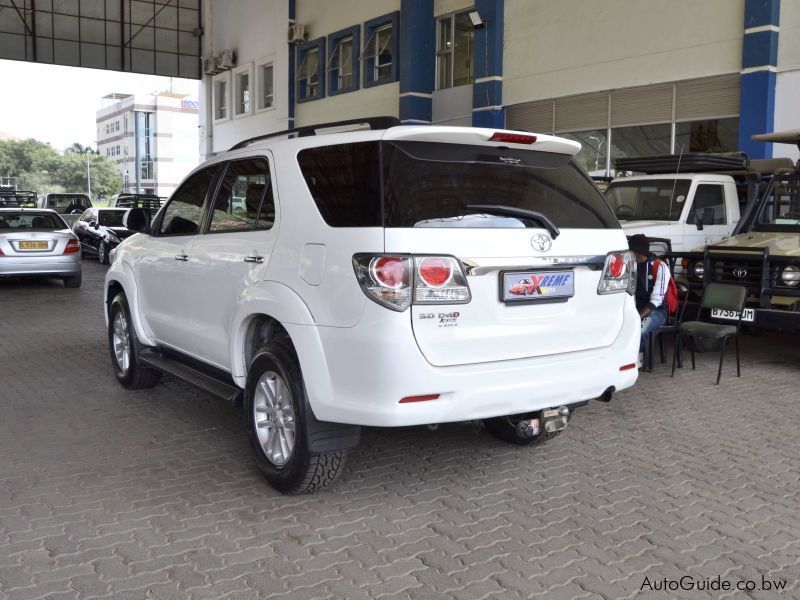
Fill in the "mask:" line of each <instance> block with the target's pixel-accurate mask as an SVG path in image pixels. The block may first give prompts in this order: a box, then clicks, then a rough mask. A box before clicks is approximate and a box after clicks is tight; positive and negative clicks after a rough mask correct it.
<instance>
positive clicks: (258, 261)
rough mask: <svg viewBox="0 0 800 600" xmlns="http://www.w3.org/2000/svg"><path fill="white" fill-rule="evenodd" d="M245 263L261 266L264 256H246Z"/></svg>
mask: <svg viewBox="0 0 800 600" xmlns="http://www.w3.org/2000/svg"><path fill="white" fill-rule="evenodd" d="M244 262H249V263H256V264H259V265H260V264H261V263H263V262H264V257H263V256H245V257H244Z"/></svg>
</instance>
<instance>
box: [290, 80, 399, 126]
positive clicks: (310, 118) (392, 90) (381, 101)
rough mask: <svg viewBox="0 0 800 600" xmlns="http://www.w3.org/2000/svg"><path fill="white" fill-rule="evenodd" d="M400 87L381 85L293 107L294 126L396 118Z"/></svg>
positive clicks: (390, 84) (395, 84)
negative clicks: (365, 118)
mask: <svg viewBox="0 0 800 600" xmlns="http://www.w3.org/2000/svg"><path fill="white" fill-rule="evenodd" d="M399 115H400V83H398V82H394V83H384V84H383V85H376V86H375V87H370V88H361V89H359V90H356V91H354V92H347V93H345V94H339V95H337V96H328V97H326V98H321V99H319V100H312V101H311V102H303V103H300V104H298V105H297V106H296V107H295V113H294V116H295V125H296V126H301V125H314V124H317V123H330V122H331V121H342V120H344V119H353V118H356V117H382V116H387V117H399Z"/></svg>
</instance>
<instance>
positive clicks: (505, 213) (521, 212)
mask: <svg viewBox="0 0 800 600" xmlns="http://www.w3.org/2000/svg"><path fill="white" fill-rule="evenodd" d="M464 208H466V209H467V210H473V211H475V212H482V213H486V214H490V215H496V216H498V217H516V218H517V219H521V220H525V221H538V222H539V223H540V224H542V225H544V227H545V229H547V231H549V232H550V236H551V237H552V238H553V239H556V238H557V237H558V236H559V234H560V233H561V231H560V230H559V229H558V227H556V224H555V223H553V222H552V221H551V220H550V219H549V218H548V217H547V216H546V215H543V214H542V213H540V212H537V211H535V210H527V209H525V208H514V207H513V206H503V205H502V204H467V205H466V206H465V207H464Z"/></svg>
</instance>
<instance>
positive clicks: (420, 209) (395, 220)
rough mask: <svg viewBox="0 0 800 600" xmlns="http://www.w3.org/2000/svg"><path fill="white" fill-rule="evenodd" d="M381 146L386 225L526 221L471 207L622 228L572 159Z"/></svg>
mask: <svg viewBox="0 0 800 600" xmlns="http://www.w3.org/2000/svg"><path fill="white" fill-rule="evenodd" d="M383 148H384V149H383V160H384V164H383V181H384V207H385V216H384V225H385V226H386V227H472V228H478V227H493V228H519V227H525V226H526V223H525V220H524V218H520V217H516V216H514V217H510V216H501V215H496V214H491V213H490V212H486V213H484V212H481V211H480V210H476V209H472V208H470V205H472V204H491V205H498V206H501V207H503V208H508V209H522V210H525V211H536V212H540V213H542V214H544V215H545V216H547V217H549V218H550V220H552V221H553V223H555V225H556V226H558V227H561V228H578V229H587V228H588V229H610V228H616V227H619V225H618V223H617V221H616V219H615V218H614V215H613V213H612V212H611V210H610V208H609V206H608V204H606V202H605V200H604V199H603V197H602V196H601V195H600V193H599V192H598V191H597V188H596V187H595V185H594V183H593V182H592V180H591V179H590V178H589V177H588V176H587V175H586V173H585V172H583V171H582V170H581V168H580V167H579V166H578V165H577V163H576V162H575V161H574V160H573V159H572V157H571V156H568V155H564V154H555V153H548V152H538V151H532V150H516V149H514V150H512V149H505V148H488V147H485V146H464V145H457V144H443V143H429V142H386V143H384V147H383ZM535 227H541V223H539V222H536V225H535Z"/></svg>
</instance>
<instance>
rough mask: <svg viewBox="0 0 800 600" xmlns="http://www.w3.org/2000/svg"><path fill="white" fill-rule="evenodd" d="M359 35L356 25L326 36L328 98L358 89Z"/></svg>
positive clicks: (359, 31)
mask: <svg viewBox="0 0 800 600" xmlns="http://www.w3.org/2000/svg"><path fill="white" fill-rule="evenodd" d="M360 33H361V28H360V27H359V26H358V25H356V26H354V27H349V28H347V29H342V30H341V31H337V32H336V33H332V34H330V35H329V36H328V63H327V65H326V68H325V72H326V73H327V82H328V83H327V85H328V95H329V96H334V95H336V94H343V93H345V92H352V91H353V90H357V89H358V87H359V85H358V83H359V79H360V78H359V69H358V59H359V54H360V53H361V35H360Z"/></svg>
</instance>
